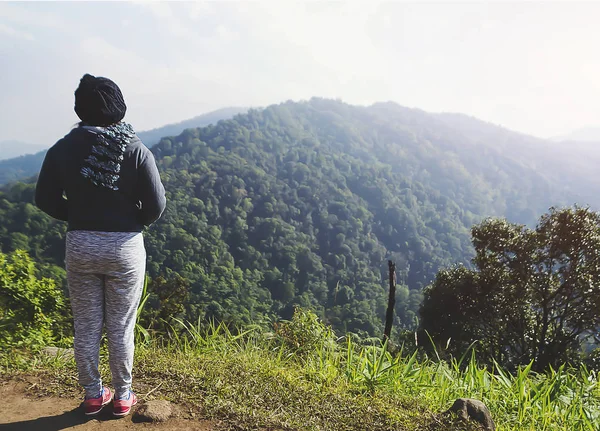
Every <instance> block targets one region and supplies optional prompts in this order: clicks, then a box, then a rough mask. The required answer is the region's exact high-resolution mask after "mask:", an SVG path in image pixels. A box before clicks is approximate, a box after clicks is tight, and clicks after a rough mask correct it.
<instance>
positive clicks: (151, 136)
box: [138, 107, 248, 147]
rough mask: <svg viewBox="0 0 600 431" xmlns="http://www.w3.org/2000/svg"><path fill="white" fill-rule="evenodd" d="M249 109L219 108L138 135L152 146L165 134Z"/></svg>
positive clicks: (176, 132)
mask: <svg viewBox="0 0 600 431" xmlns="http://www.w3.org/2000/svg"><path fill="white" fill-rule="evenodd" d="M247 111H248V108H240V107H230V108H222V109H217V110H216V111H211V112H208V113H206V114H202V115H199V116H197V117H194V118H190V119H189V120H185V121H181V122H179V123H174V124H167V125H166V126H162V127H159V128H157V129H152V130H147V131H145V132H139V133H138V136H139V137H140V139H141V140H142V142H143V143H144V144H146V146H147V147H152V146H153V145H156V144H158V141H160V139H161V138H163V137H165V136H177V135H179V134H180V133H181V132H183V131H184V130H185V129H192V128H194V127H203V126H207V125H209V124H213V123H217V122H219V121H221V120H225V119H228V118H233V117H235V116H236V115H238V114H243V113H244V112H247Z"/></svg>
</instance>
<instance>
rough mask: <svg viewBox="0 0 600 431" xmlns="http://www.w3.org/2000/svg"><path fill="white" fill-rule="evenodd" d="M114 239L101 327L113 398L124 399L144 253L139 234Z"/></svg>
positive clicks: (142, 280) (128, 375)
mask: <svg viewBox="0 0 600 431" xmlns="http://www.w3.org/2000/svg"><path fill="white" fill-rule="evenodd" d="M117 236H118V238H117V239H116V247H115V250H116V251H115V257H116V262H117V266H118V268H117V269H116V270H115V271H113V272H111V273H110V274H108V275H107V276H106V279H105V297H104V299H105V304H106V308H105V325H106V335H107V338H108V352H109V363H110V370H111V373H112V383H113V386H114V388H115V398H116V399H123V398H127V396H128V394H129V390H130V388H131V381H132V377H131V370H132V368H133V352H134V329H135V321H136V313H137V307H138V305H139V303H140V297H141V294H142V290H143V287H144V277H145V271H146V251H145V249H144V241H143V238H142V234H141V233H138V234H133V233H123V234H118V235H117Z"/></svg>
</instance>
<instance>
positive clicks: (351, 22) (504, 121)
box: [0, 0, 600, 146]
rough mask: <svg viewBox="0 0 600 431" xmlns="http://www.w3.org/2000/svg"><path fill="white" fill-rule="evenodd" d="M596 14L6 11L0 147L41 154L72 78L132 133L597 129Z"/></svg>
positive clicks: (368, 8) (448, 5)
mask: <svg viewBox="0 0 600 431" xmlns="http://www.w3.org/2000/svg"><path fill="white" fill-rule="evenodd" d="M598 22H600V2H599V3H592V2H586V3H577V2H564V3H554V2H553V3H539V2H510V3H508V2H477V1H475V2H473V1H472V2H466V3H465V2H463V3H452V2H438V3H425V2H419V3H416V2H378V1H354V2H352V1H346V2H335V3H330V2H321V1H311V2H292V1H285V0H279V1H272V2H254V1H252V2H251V1H243V2H232V1H221V2H217V1H215V2H190V3H188V2H168V3H167V2H97V3H96V2H60V3H59V2H3V1H0V94H1V96H0V141H3V140H19V141H24V142H29V143H35V144H38V145H45V146H50V145H52V144H53V143H54V142H55V141H56V140H57V139H59V138H60V137H62V136H64V135H65V134H66V133H67V132H68V131H69V129H70V128H71V127H72V126H73V124H74V123H75V122H77V121H78V118H77V117H76V115H75V113H74V111H73V102H74V96H73V92H74V90H75V88H76V87H77V85H78V83H79V79H80V78H81V76H82V75H83V74H84V73H90V74H93V75H97V76H106V77H109V78H111V79H113V80H114V81H115V82H116V83H117V84H118V85H119V86H120V88H121V90H122V91H123V94H124V97H125V101H126V103H127V106H128V111H127V116H126V120H127V121H128V122H130V123H131V124H132V125H133V126H134V128H136V129H137V130H147V129H151V128H155V127H159V126H162V125H164V124H168V123H173V122H179V121H182V120H184V119H188V118H191V117H194V116H197V115H200V114H202V113H205V112H208V111H211V110H214V109H218V108H222V107H227V106H255V107H260V106H267V105H270V104H274V103H280V102H283V101H286V100H296V101H300V100H307V99H310V98H311V97H327V98H339V99H342V100H343V101H345V102H348V103H351V104H360V105H369V104H372V103H374V102H378V101H394V102H397V103H399V104H401V105H403V106H408V107H415V108H420V109H423V110H426V111H430V112H461V113H465V114H468V115H472V116H475V117H477V118H480V119H483V120H486V121H489V122H492V123H494V124H499V125H502V126H504V127H507V128H510V129H513V130H516V131H520V132H523V133H528V134H531V135H535V136H539V137H553V136H557V135H563V134H567V133H569V132H570V131H572V130H575V129H578V128H581V127H584V126H600V118H599V115H598V114H599V113H600V54H599V52H600V25H598Z"/></svg>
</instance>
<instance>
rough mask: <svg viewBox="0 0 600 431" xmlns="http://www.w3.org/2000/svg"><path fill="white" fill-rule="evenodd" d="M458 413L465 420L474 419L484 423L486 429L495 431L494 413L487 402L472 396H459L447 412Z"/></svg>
mask: <svg viewBox="0 0 600 431" xmlns="http://www.w3.org/2000/svg"><path fill="white" fill-rule="evenodd" d="M450 412H453V413H456V415H457V416H458V417H459V418H460V419H462V420H465V421H468V420H474V421H476V422H479V423H480V424H481V425H483V427H484V429H485V430H486V431H495V430H496V425H495V424H494V421H493V420H492V415H491V413H490V411H489V410H488V408H487V407H486V405H485V404H483V403H482V402H481V401H479V400H474V399H471V398H459V399H457V400H456V401H454V404H453V405H452V407H450V409H449V410H448V411H447V412H446V413H450Z"/></svg>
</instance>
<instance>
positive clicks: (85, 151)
mask: <svg viewBox="0 0 600 431" xmlns="http://www.w3.org/2000/svg"><path fill="white" fill-rule="evenodd" d="M95 144H97V138H96V135H94V134H93V133H90V132H89V131H88V130H86V129H85V128H84V127H77V128H75V129H73V130H71V132H70V133H69V134H68V135H67V136H65V137H64V138H62V139H61V140H59V141H58V142H57V143H56V144H54V146H52V148H50V149H49V150H48V153H47V154H46V158H45V159H44V163H43V165H42V170H41V172H40V175H39V178H38V182H37V186H36V193H35V201H36V204H37V206H38V207H39V208H40V209H41V210H42V211H44V212H45V213H47V214H49V215H50V216H52V217H54V218H56V219H59V220H64V221H67V222H68V230H70V231H72V230H92V231H104V232H141V231H142V230H143V228H144V226H148V225H150V224H151V223H153V222H154V221H156V220H157V219H158V218H159V217H160V216H161V214H162V212H163V211H164V209H165V205H166V198H165V189H164V187H163V185H162V183H161V180H160V175H159V173H158V169H157V167H156V162H155V160H154V156H153V155H152V152H150V150H149V149H148V148H147V147H146V146H145V145H144V144H143V143H142V141H140V139H139V138H138V137H137V136H134V137H133V138H132V139H131V141H130V142H129V143H128V144H127V147H126V148H125V151H124V152H123V161H122V162H121V164H120V173H119V178H118V190H112V189H110V188H106V187H102V186H99V185H95V184H93V183H92V182H91V181H90V180H89V179H88V178H85V177H84V176H83V175H82V174H81V171H82V167H83V166H84V165H85V160H86V158H88V157H89V156H90V154H91V153H92V147H93V146H94V145H95Z"/></svg>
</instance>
